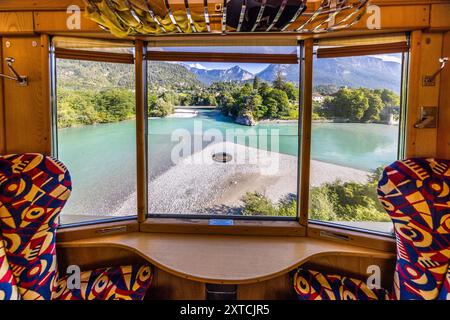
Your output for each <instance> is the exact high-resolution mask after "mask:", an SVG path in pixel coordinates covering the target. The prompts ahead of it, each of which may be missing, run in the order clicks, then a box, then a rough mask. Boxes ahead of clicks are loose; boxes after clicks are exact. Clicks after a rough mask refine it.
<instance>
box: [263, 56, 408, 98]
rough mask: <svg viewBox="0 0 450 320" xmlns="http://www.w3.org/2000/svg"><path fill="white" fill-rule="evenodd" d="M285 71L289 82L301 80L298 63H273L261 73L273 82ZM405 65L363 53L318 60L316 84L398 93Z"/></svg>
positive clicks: (265, 79)
mask: <svg viewBox="0 0 450 320" xmlns="http://www.w3.org/2000/svg"><path fill="white" fill-rule="evenodd" d="M279 71H281V72H282V74H283V76H284V77H285V79H286V80H287V81H292V82H297V81H298V79H299V68H298V66H297V65H273V64H271V65H269V66H268V67H267V68H266V69H264V70H263V71H261V72H259V73H257V76H258V77H260V78H261V79H263V80H264V81H269V82H271V81H273V80H274V79H275V77H276V75H277V73H278V72H279ZM400 74H401V64H400V63H398V62H394V61H385V60H383V59H380V58H376V57H370V56H361V57H346V58H328V59H314V85H315V86H318V85H334V86H336V87H341V86H348V87H353V88H358V87H366V88H370V89H377V88H386V89H391V90H393V91H395V92H397V93H399V90H400V81H401V77H400Z"/></svg>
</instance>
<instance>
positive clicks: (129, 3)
mask: <svg viewBox="0 0 450 320" xmlns="http://www.w3.org/2000/svg"><path fill="white" fill-rule="evenodd" d="M85 2H86V10H85V14H86V16H87V17H88V18H89V19H91V20H93V21H95V22H96V23H97V24H98V25H99V26H100V27H101V28H103V29H105V30H108V31H109V32H111V33H112V34H114V35H115V36H117V37H126V36H134V35H154V34H164V33H186V34H190V33H223V34H226V33H236V32H243V33H248V32H259V33H267V32H296V33H323V32H332V31H337V30H343V29H347V28H350V27H351V26H353V25H354V24H356V23H358V22H359V21H360V20H361V18H362V17H363V16H364V14H365V13H366V9H367V5H368V0H209V1H208V0H85Z"/></svg>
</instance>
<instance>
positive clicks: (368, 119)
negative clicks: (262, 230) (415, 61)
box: [309, 44, 407, 233]
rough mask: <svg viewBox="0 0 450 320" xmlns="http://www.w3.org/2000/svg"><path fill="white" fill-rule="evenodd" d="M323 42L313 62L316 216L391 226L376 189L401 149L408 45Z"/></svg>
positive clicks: (351, 224) (375, 227)
mask: <svg viewBox="0 0 450 320" xmlns="http://www.w3.org/2000/svg"><path fill="white" fill-rule="evenodd" d="M391 46H392V47H395V46H394V45H391ZM396 46H399V47H400V49H399V50H400V51H404V50H403V49H401V45H398V44H396ZM386 47H389V45H388V46H386ZM386 47H384V48H386ZM379 48H383V46H379ZM320 50H321V49H320V48H319V51H318V55H317V56H318V57H317V58H316V59H314V69H313V74H314V84H313V88H314V89H313V116H312V121H313V125H312V147H311V169H310V194H309V197H310V201H309V207H310V209H309V218H310V219H312V220H314V221H321V222H326V223H331V224H333V225H338V226H341V227H344V228H357V229H363V230H370V231H374V232H381V233H390V232H391V231H392V230H391V229H392V223H391V222H390V218H389V216H388V215H387V214H386V212H385V210H384V209H383V207H382V206H381V204H380V203H379V201H378V199H377V191H376V189H377V183H378V181H379V179H380V176H381V173H382V170H383V168H384V166H386V165H388V164H390V163H392V162H394V161H395V160H397V159H398V158H399V157H402V145H403V144H402V136H403V135H402V132H403V119H402V115H403V113H402V105H403V96H404V92H403V91H402V90H403V89H402V80H403V79H404V77H403V74H404V71H403V70H405V68H404V67H405V65H406V62H405V61H407V59H406V58H407V53H405V52H395V49H392V51H394V52H388V53H382V54H381V53H375V54H370V53H368V52H365V51H363V54H354V53H351V51H352V50H341V51H340V50H337V49H336V48H332V49H331V50H327V49H325V50H323V52H322V54H320ZM355 50H356V51H357V50H361V48H355ZM339 51H340V52H341V53H340V54H339Z"/></svg>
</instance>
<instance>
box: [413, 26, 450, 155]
mask: <svg viewBox="0 0 450 320" xmlns="http://www.w3.org/2000/svg"><path fill="white" fill-rule="evenodd" d="M442 39H443V34H442V33H437V32H430V33H425V32H423V33H422V32H421V31H416V32H413V33H412V37H411V54H410V71H409V77H410V78H409V83H408V90H409V92H408V107H407V110H408V112H407V122H406V145H405V147H406V153H405V155H406V157H407V158H410V157H435V156H436V151H437V145H438V144H439V143H440V140H439V137H438V129H437V128H425V129H420V128H414V124H415V123H416V122H417V121H419V120H420V118H421V107H427V106H428V107H432V106H434V107H438V109H439V88H440V77H441V76H437V77H436V83H435V85H434V86H424V85H423V83H422V81H423V77H424V76H426V75H432V74H433V73H434V72H436V70H437V69H438V68H439V66H440V64H439V61H438V59H439V58H440V57H442ZM438 112H439V110H438Z"/></svg>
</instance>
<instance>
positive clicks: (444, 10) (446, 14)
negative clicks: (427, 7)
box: [430, 3, 450, 30]
mask: <svg viewBox="0 0 450 320" xmlns="http://www.w3.org/2000/svg"><path fill="white" fill-rule="evenodd" d="M430 28H431V29H433V30H449V29H450V3H446V4H444V3H442V4H433V5H432V6H431V13H430Z"/></svg>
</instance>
